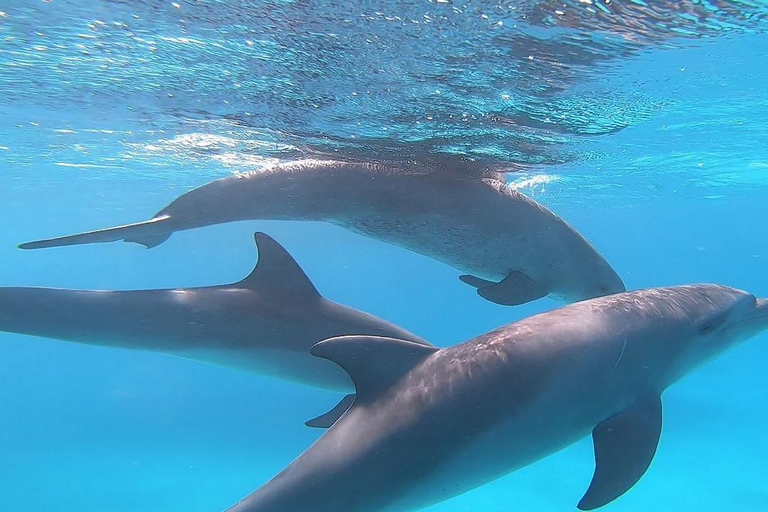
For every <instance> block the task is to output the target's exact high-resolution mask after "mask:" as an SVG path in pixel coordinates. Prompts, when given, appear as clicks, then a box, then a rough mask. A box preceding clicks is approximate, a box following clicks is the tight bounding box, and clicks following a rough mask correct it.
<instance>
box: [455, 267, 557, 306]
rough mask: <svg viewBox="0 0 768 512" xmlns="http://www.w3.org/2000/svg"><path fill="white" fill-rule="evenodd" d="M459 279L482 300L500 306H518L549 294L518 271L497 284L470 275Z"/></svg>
mask: <svg viewBox="0 0 768 512" xmlns="http://www.w3.org/2000/svg"><path fill="white" fill-rule="evenodd" d="M459 279H461V281H462V282H464V283H466V284H468V285H470V286H474V287H475V288H477V294H478V295H480V296H481V297H482V298H484V299H486V300H489V301H491V302H494V303H496V304H501V305H502V306H519V305H520V304H525V303H526V302H531V301H534V300H536V299H540V298H542V297H545V296H547V295H548V294H549V290H547V289H546V288H545V287H543V286H541V285H540V284H539V283H537V282H536V281H534V280H533V279H531V278H530V277H528V276H527V275H525V274H524V273H522V272H520V271H519V270H515V271H512V272H510V273H509V274H508V275H507V277H505V278H504V279H502V280H501V281H499V282H498V283H494V282H492V281H487V280H485V279H481V278H479V277H475V276H470V275H463V276H460V277H459Z"/></svg>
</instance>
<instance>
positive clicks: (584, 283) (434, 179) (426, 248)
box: [19, 160, 625, 305]
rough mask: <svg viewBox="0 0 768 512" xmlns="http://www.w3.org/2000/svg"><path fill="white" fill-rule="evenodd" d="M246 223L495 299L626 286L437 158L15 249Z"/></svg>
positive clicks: (291, 175) (258, 181) (193, 201)
mask: <svg viewBox="0 0 768 512" xmlns="http://www.w3.org/2000/svg"><path fill="white" fill-rule="evenodd" d="M247 219H275V220H280V219H282V220H322V221H327V222H330V223H333V224H336V225H339V226H342V227H344V228H347V229H350V230H352V231H354V232H357V233H361V234H363V235H366V236H369V237H372V238H376V239H379V240H383V241H386V242H390V243H394V244H396V245H399V246H401V247H404V248H407V249H410V250H412V251H415V252H418V253H421V254H424V255H426V256H430V257H432V258H435V259H438V260H440V261H443V262H445V263H447V264H449V265H451V266H453V267H454V268H457V269H459V270H461V271H463V272H467V274H466V275H462V276H461V280H462V281H463V282H464V283H467V284H469V285H471V286H473V287H475V288H477V290H478V293H479V294H480V295H481V296H482V297H484V298H486V299H488V300H490V301H493V302H496V303H499V304H506V305H516V304H523V303H526V302H529V301H532V300H535V299H539V298H541V297H544V296H546V295H551V296H552V297H553V298H555V299H559V300H563V301H566V302H572V301H578V300H583V299H589V298H593V297H597V296H602V295H608V294H611V293H616V292H621V291H624V289H625V288H624V284H623V283H622V281H621V278H619V276H618V275H617V274H616V272H615V271H614V270H613V268H611V266H610V265H609V264H608V262H606V261H605V259H603V257H602V256H600V254H598V253H597V251H596V250H595V249H594V248H593V247H592V246H591V245H590V244H589V242H587V240H585V239H584V237H582V236H581V235H580V234H579V233H577V232H576V231H575V230H574V229H573V228H571V227H570V226H569V225H568V224H567V223H566V222H565V221H563V220H562V219H560V218H559V217H557V216H556V215H555V214H554V213H552V212H551V211H549V210H547V209H546V208H544V207H543V206H542V205H540V204H538V203H537V202H535V201H533V200H532V199H530V198H528V197H526V196H524V195H523V194H520V193H518V192H516V191H514V190H511V189H510V188H509V187H507V186H506V184H505V183H504V182H503V181H502V180H501V179H499V178H498V177H497V175H481V176H479V177H478V176H467V175H461V174H459V173H458V172H451V170H450V169H444V168H440V167H435V166H429V167H427V166H420V167H414V166H405V165H395V164H387V165H385V164H376V163H352V162H339V161H320V160H303V161H297V162H291V163H285V164H280V165H275V166H272V167H270V168H267V169H265V170H261V171H257V172H252V173H248V174H243V175H239V176H233V177H230V178H224V179H220V180H217V181H214V182H212V183H209V184H207V185H203V186H202V187H199V188H197V189H195V190H192V191H190V192H188V193H186V194H184V195H182V196H181V197H179V198H178V199H176V200H175V201H173V202H172V203H171V204H169V205H168V206H167V207H165V208H164V209H163V210H161V211H160V212H159V213H158V214H157V215H156V216H155V217H154V218H152V219H150V220H147V221H144V222H138V223H136V224H129V225H126V226H119V227H114V228H107V229H101V230H98V231H91V232H88V233H82V234H77V235H70V236H65V237H60V238H53V239H49V240H40V241H37V242H29V243H25V244H22V245H20V246H19V247H21V248H22V249H38V248H43V247H57V246H63V245H78V244H88V243H95V242H113V241H117V240H125V241H127V242H137V243H140V244H143V245H144V246H146V247H148V248H149V247H154V246H156V245H159V244H161V243H162V242H164V241H165V240H167V239H168V238H169V237H170V236H171V234H172V233H174V232H175V231H181V230H187V229H194V228H199V227H202V226H208V225H212V224H220V223H224V222H232V221H238V220H247Z"/></svg>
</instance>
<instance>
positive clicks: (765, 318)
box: [744, 299, 768, 335]
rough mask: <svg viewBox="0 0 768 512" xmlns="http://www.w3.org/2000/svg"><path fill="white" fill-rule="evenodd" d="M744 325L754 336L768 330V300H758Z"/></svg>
mask: <svg viewBox="0 0 768 512" xmlns="http://www.w3.org/2000/svg"><path fill="white" fill-rule="evenodd" d="M744 323H745V324H746V325H747V326H749V330H750V331H751V332H752V333H753V335H754V334H757V333H759V332H762V331H764V330H766V329H768V299H757V303H756V304H755V308H754V309H753V310H752V312H751V313H750V314H749V316H747V318H745V319H744Z"/></svg>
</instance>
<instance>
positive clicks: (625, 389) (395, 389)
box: [229, 285, 768, 512]
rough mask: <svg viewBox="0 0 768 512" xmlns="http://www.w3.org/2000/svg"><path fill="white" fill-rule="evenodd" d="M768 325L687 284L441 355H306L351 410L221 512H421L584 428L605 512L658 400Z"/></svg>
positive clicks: (337, 345) (640, 468) (765, 303)
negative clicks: (335, 376) (325, 367)
mask: <svg viewBox="0 0 768 512" xmlns="http://www.w3.org/2000/svg"><path fill="white" fill-rule="evenodd" d="M766 328H768V300H766V299H762V300H756V299H755V297H754V296H752V295H750V294H749V293H746V292H743V291H740V290H735V289H733V288H728V287H724V286H717V285H693V286H680V287H671V288H656V289H648V290H642V291H635V292H629V293H620V294H616V295H612V296H610V297H603V298H597V299H593V300H589V301H585V302H580V303H578V304H573V305H570V306H566V307H563V308H561V309H557V310H554V311H550V312H547V313H543V314H540V315H536V316H533V317H530V318H527V319H525V320H522V321H520V322H517V323H513V324H510V325H507V326H505V327H502V328H500V329H497V330H495V331H492V332H490V333H487V334H484V335H482V336H479V337H477V338H475V339H473V340H470V341H467V342H465V343H463V344H460V345H456V346H453V347H450V348H445V349H437V348H435V347H429V346H425V345H419V344H415V343H412V342H409V341H397V340H392V339H385V338H380V337H371V336H344V337H337V338H332V339H329V340H325V341H322V342H320V343H318V344H317V345H315V346H314V347H313V348H312V353H313V354H315V355H317V356H319V357H322V358H326V359H330V360H332V361H335V362H336V363H337V364H339V365H340V366H341V367H342V368H344V369H345V370H346V371H347V372H348V373H349V375H350V377H351V378H352V380H353V381H354V383H355V387H356V389H357V398H356V399H355V402H354V404H353V405H352V407H351V408H350V409H349V410H348V411H346V413H345V414H344V415H343V416H342V417H341V418H340V419H339V420H338V421H337V422H336V423H335V424H334V425H333V426H332V427H331V428H330V430H328V431H327V432H326V433H325V434H324V435H323V436H322V437H321V438H320V439H319V440H318V441H317V442H316V443H315V444H314V445H312V446H311V447H310V448H309V449H308V450H307V451H305V452H304V453H303V454H302V455H301V456H300V457H299V458H298V459H296V460H295V461H294V462H293V463H292V464H290V465H289V466H288V467H287V468H286V469H285V470H283V471H282V472H281V473H280V474H278V475H277V476H276V477H275V478H273V479H272V480H271V481H270V482H268V483H267V484H266V485H264V486H263V487H262V488H261V489H259V490H257V491H256V492H254V493H253V494H251V495H250V496H248V497H246V498H245V499H243V500H242V501H241V502H240V503H238V504H237V505H235V506H233V507H232V508H231V509H229V512H304V511H308V510H311V511H313V512H332V511H339V510H344V511H345V512H408V511H413V510H418V509H420V508H423V507H426V506H429V505H431V504H434V503H437V502H440V501H442V500H446V499H448V498H451V497H453V496H456V495H458V494H461V493H463V492H465V491H468V490H470V489H472V488H474V487H477V486H480V485H483V484H485V483H488V482H490V481H491V480H494V479H496V478H498V477H500V476H503V475H504V474H506V473H509V472H511V471H514V470H516V469H519V468H521V467H523V466H526V465H528V464H531V463H533V462H535V461H537V460H539V459H541V458H543V457H546V456H547V455H550V454H552V453H554V452H556V451H558V450H560V449H562V448H564V447H565V446H568V445H570V444H572V443H574V442H575V441H577V440H579V439H581V438H582V437H584V436H586V435H587V434H589V433H590V432H591V434H592V439H593V443H594V451H595V462H596V467H595V472H594V475H593V477H592V482H591V483H590V485H589V488H588V489H587V491H586V494H585V495H584V496H583V498H582V499H581V501H580V502H579V504H578V507H579V508H580V509H581V510H592V509H595V508H598V507H601V506H603V505H605V504H607V503H610V502H611V501H613V500H614V499H616V498H617V497H619V496H621V495H622V494H624V493H625V492H626V491H627V490H629V489H630V488H631V487H632V486H633V485H634V484H635V483H636V482H637V481H638V480H639V479H640V478H641V477H642V475H643V474H644V473H645V471H646V470H647V469H648V467H649V465H650V464H651V461H652V459H653V456H654V454H655V452H656V448H657V444H658V442H659V436H660V434H661V427H662V405H661V395H662V393H663V392H664V390H665V389H666V388H667V387H668V386H670V385H671V384H673V383H674V382H675V381H677V380H678V379H680V378H681V377H682V376H683V375H685V374H686V373H688V372H690V371H692V370H693V369H695V368H696V367H698V366H700V365H702V364H703V363H705V362H706V361H708V360H710V359H712V358H714V357H715V356H717V355H719V354H721V353H722V352H725V351H726V350H728V349H729V348H730V347H732V346H734V345H735V344H737V343H738V342H740V341H743V340H745V339H747V338H749V337H751V336H754V335H755V334H757V333H759V332H761V331H763V330H764V329H766ZM363 356H365V357H363Z"/></svg>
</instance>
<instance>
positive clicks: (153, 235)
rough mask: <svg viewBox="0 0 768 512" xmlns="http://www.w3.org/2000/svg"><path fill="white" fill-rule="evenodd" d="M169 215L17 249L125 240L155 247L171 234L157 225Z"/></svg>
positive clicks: (31, 243)
mask: <svg viewBox="0 0 768 512" xmlns="http://www.w3.org/2000/svg"><path fill="white" fill-rule="evenodd" d="M170 219H171V217H170V216H169V215H161V216H159V217H155V218H153V219H149V220H145V221H142V222H136V223H134V224H126V225H124V226H116V227H113V228H106V229H97V230H96V231H88V232H86V233H78V234H76V235H68V236H61V237H57V238H48V239H46V240H37V241H35V242H27V243H24V244H21V245H19V249H44V248H48V247H63V246H65V245H83V244H95V243H101V242H117V241H118V240H125V241H127V242H136V243H140V244H142V245H144V246H145V247H147V248H151V247H155V246H156V245H159V244H161V243H163V242H164V241H166V240H167V239H168V238H169V237H170V236H171V232H172V231H169V230H168V228H165V229H163V228H161V227H159V226H158V225H160V224H163V223H165V222H167V221H169V220H170Z"/></svg>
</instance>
